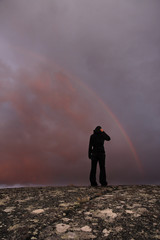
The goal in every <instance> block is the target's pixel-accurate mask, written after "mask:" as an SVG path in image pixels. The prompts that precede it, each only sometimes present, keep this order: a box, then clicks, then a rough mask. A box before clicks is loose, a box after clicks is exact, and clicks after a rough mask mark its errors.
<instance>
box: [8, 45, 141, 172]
mask: <svg viewBox="0 0 160 240" xmlns="http://www.w3.org/2000/svg"><path fill="white" fill-rule="evenodd" d="M9 47H12V48H14V49H16V50H18V51H20V52H21V54H24V55H25V54H26V53H27V54H29V55H30V56H31V57H33V58H36V59H39V60H40V61H43V62H44V61H45V62H48V64H50V65H52V66H53V65H54V66H55V67H56V68H57V69H60V70H61V71H62V72H64V73H66V75H67V76H69V77H70V78H71V79H72V80H73V81H76V82H77V83H78V84H79V85H81V86H82V87H84V89H86V90H87V91H88V92H89V93H91V94H92V95H93V96H94V97H95V98H96V100H97V101H98V102H99V103H100V105H101V106H102V107H103V109H104V110H105V111H107V113H108V114H109V116H110V117H111V119H113V121H114V122H115V123H116V125H117V126H118V128H119V130H120V131H121V133H122V135H123V136H124V138H125V139H126V142H127V144H128V146H129V148H130V150H131V152H132V154H133V157H134V160H135V163H136V166H137V168H138V170H139V172H140V173H141V174H143V173H144V170H143V167H142V163H141V161H140V159H139V157H138V154H137V152H136V149H135V147H134V145H133V143H132V141H131V140H130V138H129V136H128V135H127V133H126V131H125V130H124V128H123V127H122V125H121V123H120V122H119V120H118V119H117V117H116V116H115V115H114V113H113V112H112V111H111V109H110V108H109V107H108V105H107V104H105V103H104V102H103V101H102V99H101V98H100V97H99V96H98V95H97V94H96V93H95V92H94V91H93V90H92V89H91V88H89V86H88V85H87V84H86V83H84V82H83V81H81V80H80V79H79V78H77V77H75V76H73V75H72V74H70V73H68V71H67V70H65V69H62V67H60V66H59V65H57V64H56V63H54V62H53V61H52V60H48V59H47V58H46V57H44V56H41V55H39V54H37V53H33V52H31V51H30V50H29V51H28V50H25V49H24V48H22V47H17V46H11V45H9Z"/></svg>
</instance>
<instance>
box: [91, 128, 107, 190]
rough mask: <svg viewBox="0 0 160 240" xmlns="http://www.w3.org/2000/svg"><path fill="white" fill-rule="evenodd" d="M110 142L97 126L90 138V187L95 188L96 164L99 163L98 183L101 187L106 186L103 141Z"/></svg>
mask: <svg viewBox="0 0 160 240" xmlns="http://www.w3.org/2000/svg"><path fill="white" fill-rule="evenodd" d="M105 140H106V141H110V140H111V138H110V136H108V135H107V134H106V133H105V132H104V131H103V129H102V128H101V126H97V127H96V128H95V130H94V131H93V134H92V135H91V136H90V140H89V149H88V157H89V158H90V159H91V171H90V183H91V186H97V181H96V169H97V162H99V167H100V175H99V182H100V184H101V186H107V184H108V183H107V181H106V170H105V156H106V155H105V150H104V141H105Z"/></svg>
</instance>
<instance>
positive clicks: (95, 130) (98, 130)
mask: <svg viewBox="0 0 160 240" xmlns="http://www.w3.org/2000/svg"><path fill="white" fill-rule="evenodd" d="M100 129H101V126H97V127H96V128H95V129H94V130H93V132H94V133H95V134H99V133H101V131H100Z"/></svg>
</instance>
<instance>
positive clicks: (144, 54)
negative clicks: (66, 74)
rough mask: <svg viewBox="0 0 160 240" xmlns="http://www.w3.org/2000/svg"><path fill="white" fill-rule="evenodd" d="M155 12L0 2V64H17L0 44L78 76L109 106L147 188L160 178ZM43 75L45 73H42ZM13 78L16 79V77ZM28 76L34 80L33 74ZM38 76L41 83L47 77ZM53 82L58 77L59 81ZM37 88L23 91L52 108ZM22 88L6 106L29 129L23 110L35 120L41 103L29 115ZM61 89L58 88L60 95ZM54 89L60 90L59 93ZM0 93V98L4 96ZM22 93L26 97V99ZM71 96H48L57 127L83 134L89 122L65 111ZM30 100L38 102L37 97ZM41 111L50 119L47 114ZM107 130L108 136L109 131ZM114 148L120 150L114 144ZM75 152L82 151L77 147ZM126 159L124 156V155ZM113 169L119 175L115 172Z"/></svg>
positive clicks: (137, 6) (151, 4)
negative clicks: (14, 110)
mask: <svg viewBox="0 0 160 240" xmlns="http://www.w3.org/2000/svg"><path fill="white" fill-rule="evenodd" d="M159 10H160V2H159V1H157V0H153V1H148V0H141V1H135V0H132V1H127V0H121V1H118V0H112V1H111V0H107V1H106V0H100V1H95V0H92V1H83V0H81V1H78V0H77V1H76V0H73V1H72V0H68V1H64V0H62V1H51V0H50V1H49V0H47V1H42V0H39V1H31V0H29V1H24V0H15V1H9V0H6V1H1V2H0V29H1V37H0V43H1V49H0V50H1V52H2V54H1V58H2V59H3V61H4V62H7V63H8V64H10V65H12V68H13V69H14V67H18V66H19V65H20V64H22V63H21V61H20V60H18V58H17V53H16V51H15V50H13V49H9V50H7V47H6V50H4V48H3V44H4V43H7V44H10V45H11V46H17V47H21V48H24V49H25V51H27V50H28V51H31V52H33V53H38V54H40V55H43V56H45V57H46V58H49V59H51V60H54V61H56V62H58V63H59V64H60V65H62V66H63V67H65V68H67V69H69V71H70V72H73V73H74V74H75V75H78V76H79V77H80V78H81V79H82V81H84V82H87V84H88V85H89V86H90V87H91V88H92V89H94V90H95V91H96V92H97V94H98V95H99V96H100V97H101V98H102V99H103V100H104V102H105V103H108V105H109V106H110V108H111V109H112V111H113V112H114V113H115V114H116V116H117V118H118V119H119V120H120V122H121V123H122V125H123V126H124V128H125V130H126V131H127V133H128V135H129V136H130V138H131V140H132V142H133V144H134V146H135V147H136V150H137V152H138V154H139V156H140V159H141V161H142V162H143V165H144V168H145V172H146V175H145V177H144V178H143V182H152V183H154V182H157V181H159V177H158V175H159V173H158V170H157V169H158V168H159V167H160V163H159V157H160V154H159V135H160V127H159V122H160V112H159V102H160V97H159V96H160V95H159V91H160V84H159V78H160V72H159V68H160V41H159V40H160V31H159V20H160V19H159ZM16 58H17V60H16ZM22 62H23V59H22ZM1 66H2V64H1ZM23 67H24V66H23ZM26 68H27V66H26ZM45 68H46V66H45ZM1 69H2V73H3V74H4V75H5V71H6V72H8V71H10V70H8V69H7V68H6V67H5V65H4V67H1ZM5 69H6V70H5ZM37 69H38V70H37ZM37 69H36V70H35V75H37V74H39V72H40V70H39V67H38V68H37ZM47 71H48V70H47ZM50 71H51V70H50V69H49V72H50ZM20 72H21V71H20ZM24 72H25V71H24ZM44 72H45V74H46V71H44ZM28 74H29V73H28ZM43 74H44V73H43ZM22 75H23V74H22ZM1 76H2V75H1ZM15 77H16V78H19V79H21V77H20V76H19V75H16V76H15ZM29 78H31V79H33V73H31V76H29V77H28V79H29ZM44 78H45V79H46V78H47V77H46V75H44V77H43V79H44ZM54 78H55V76H54ZM57 78H61V77H60V76H57ZM38 81H39V80H38ZM38 81H37V86H38ZM60 81H62V80H60ZM65 82H66V81H63V84H62V85H63V86H65V87H66V88H67V92H69V91H70V87H69V85H68V84H67V83H66V84H67V86H66V85H65ZM31 83H32V84H31ZM37 86H35V85H33V81H30V85H29V86H28V85H27V88H29V89H33V92H34V93H36V96H39V97H40V96H41V97H40V98H38V99H41V100H43V101H44V102H46V104H47V105H52V104H53V103H52V100H53V98H51V97H50V98H49V97H48V96H47V91H49V89H50V88H48V87H47V81H45V84H44V82H43V81H39V87H37ZM40 86H41V87H40ZM21 87H22V86H20V85H19V82H18V83H17V86H16V89H18V88H20V90H21V91H19V92H21V95H22V100H21V101H19V102H20V103H19V104H18V100H17V96H13V93H12V95H11V96H10V101H11V102H13V104H14V106H15V107H16V108H17V112H18V114H19V116H21V118H24V121H26V123H27V121H28V124H29V123H30V124H31V126H32V125H33V126H32V128H34V121H35V119H34V118H33V119H32V120H33V121H32V120H31V118H30V117H28V118H27V115H26V114H24V113H25V112H27V111H29V115H30V116H31V117H32V115H33V112H34V113H35V112H36V114H37V116H38V117H39V118H38V117H37V119H40V118H41V112H44V110H43V111H42V107H40V106H39V108H37V110H36V109H34V110H31V109H29V110H28V106H29V103H30V101H31V99H32V98H34V96H33V95H34V94H33V95H32V94H31V93H30V90H28V92H26V87H25V88H24V87H22V89H21ZM40 89H41V90H40ZM42 89H44V92H43V91H42ZM62 89H63V88H62V87H60V91H62ZM57 90H58V91H59V88H58V89H57ZM63 91H64V89H63ZM42 92H43V93H42ZM71 92H72V91H71ZM24 93H25V94H26V95H25V94H24ZM62 94H63V93H62ZM81 94H82V92H81ZM83 95H84V94H82V96H83ZM2 96H3V97H5V96H4V94H2ZM23 96H26V99H25V100H24V99H23ZM55 96H56V94H55ZM74 97H75V96H74V92H72V94H71V97H70V98H69V99H67V100H66V99H65V92H64V99H59V98H54V101H55V99H56V102H57V104H58V105H57V106H60V107H61V109H62V110H61V112H59V111H58V109H59V107H57V108H56V109H55V110H54V111H58V114H57V115H58V116H57V122H61V124H62V119H64V118H63V115H65V117H66V116H70V117H69V118H70V119H74V121H75V122H76V121H77V122H78V123H79V124H77V128H76V127H75V128H76V129H78V128H79V129H84V128H85V130H86V129H87V128H89V127H90V126H89V123H87V124H86V125H85V124H83V120H82V119H83V117H80V116H79V119H76V118H77V117H76V116H75V115H74V114H73V113H72V112H68V110H66V109H67V107H68V106H69V104H71V102H72V101H73V100H74ZM82 98H83V97H82ZM82 98H81V97H80V98H79V97H78V99H81V100H78V105H79V104H80V105H81V104H82V102H81V101H82ZM20 99H21V98H20ZM34 101H37V102H38V100H36V98H35V99H34ZM79 101H80V102H79ZM26 103H27V104H26ZM6 104H7V103H6ZM63 104H64V108H63ZM67 104H68V105H67ZM52 107H53V106H52ZM4 108H5V109H8V110H5V111H6V112H5V114H6V115H7V114H11V108H10V106H9V105H5V106H4ZM78 109H79V108H78ZM45 111H47V110H45ZM85 111H86V112H85V113H83V114H86V113H87V111H88V109H86V110H85ZM93 111H94V110H93ZM95 113H96V112H95ZM14 114H15V113H14ZM14 114H13V115H14ZM47 114H51V113H50V111H49V109H48V112H47ZM83 114H82V116H83ZM24 115H25V116H24ZM88 115H89V114H88ZM91 115H92V114H91ZM7 116H8V115H7ZM8 118H10V116H8ZM66 118H67V117H66ZM4 121H5V120H4ZM37 121H39V120H37ZM86 121H87V119H86ZM65 122H66V121H65ZM88 122H90V118H89V120H88ZM46 124H47V123H46ZM67 124H69V121H68V122H67ZM84 126H85V127H84ZM106 126H107V124H106ZM70 127H71V126H70ZM22 129H23V127H22ZM90 129H91V128H90ZM111 131H113V129H112V128H111ZM47 134H49V133H48V132H47V133H46V136H47ZM67 134H68V132H67ZM59 141H61V140H59ZM84 145H85V144H84ZM114 146H115V145H114ZM116 146H117V148H118V145H117V144H116ZM122 149H123V150H124V148H122ZM76 151H80V150H78V148H77V149H76ZM126 151H127V150H126ZM73 152H74V151H72V150H71V151H70V154H69V155H68V158H70V157H71V158H72V156H74V153H73ZM65 154H66V153H65ZM124 155H125V158H126V159H127V156H128V153H127V152H126V154H125V153H124ZM37 158H38V157H37ZM116 158H117V159H118V153H117V155H116V154H115V156H114V158H113V159H114V161H115V162H116ZM120 161H121V160H120ZM114 166H115V164H114ZM110 167H111V166H110ZM119 169H121V166H119ZM116 171H117V173H118V168H117V170H116ZM112 173H113V172H112ZM112 173H110V174H112ZM115 178H116V177H115ZM135 178H136V176H133V179H134V180H135ZM73 179H74V178H73ZM117 179H119V178H118V177H117ZM121 179H122V176H121Z"/></svg>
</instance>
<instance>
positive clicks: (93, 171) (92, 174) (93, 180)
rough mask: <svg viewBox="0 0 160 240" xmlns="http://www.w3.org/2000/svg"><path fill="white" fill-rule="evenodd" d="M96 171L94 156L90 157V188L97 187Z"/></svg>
mask: <svg viewBox="0 0 160 240" xmlns="http://www.w3.org/2000/svg"><path fill="white" fill-rule="evenodd" d="M96 169H97V158H96V156H92V159H91V171H90V182H91V186H97V181H96Z"/></svg>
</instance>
